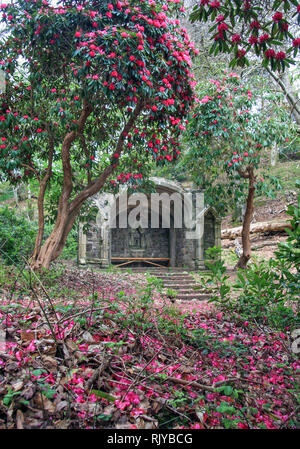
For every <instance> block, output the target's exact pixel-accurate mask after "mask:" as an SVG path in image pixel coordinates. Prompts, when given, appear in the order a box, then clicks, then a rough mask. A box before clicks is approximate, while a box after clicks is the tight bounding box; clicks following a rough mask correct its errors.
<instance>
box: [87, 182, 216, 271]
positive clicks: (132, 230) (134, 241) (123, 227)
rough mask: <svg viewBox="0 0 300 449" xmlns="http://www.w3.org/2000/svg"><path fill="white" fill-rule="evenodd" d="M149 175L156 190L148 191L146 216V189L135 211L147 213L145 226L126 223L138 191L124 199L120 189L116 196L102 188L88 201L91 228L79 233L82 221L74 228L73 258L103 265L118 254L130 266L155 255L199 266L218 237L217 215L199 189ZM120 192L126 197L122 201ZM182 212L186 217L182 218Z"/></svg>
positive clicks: (174, 263)
mask: <svg viewBox="0 0 300 449" xmlns="http://www.w3.org/2000/svg"><path fill="white" fill-rule="evenodd" d="M151 181H152V182H153V183H154V184H155V187H156V189H155V191H156V193H154V194H153V195H152V194H151V208H150V209H151V217H150V216H149V213H150V212H149V205H148V197H150V195H144V197H146V203H143V207H141V208H140V212H139V213H142V214H144V216H147V217H148V222H147V223H148V224H147V226H146V227H145V226H141V225H140V224H139V223H138V222H136V223H137V224H136V225H135V226H132V227H130V226H128V224H129V220H127V218H128V217H129V215H130V213H131V208H133V209H137V208H136V207H135V198H136V196H138V195H139V194H134V195H132V196H130V200H129V201H128V198H129V195H127V191H126V189H123V190H122V191H121V192H120V194H119V195H117V196H115V195H112V194H106V193H104V194H103V193H102V194H98V195H96V196H95V198H94V205H96V206H97V207H98V209H99V214H98V216H97V220H96V223H92V224H91V228H93V231H90V232H89V233H87V234H86V235H85V234H84V232H83V227H82V226H81V228H80V232H79V257H78V259H79V263H81V264H85V263H94V264H98V265H99V266H101V267H107V266H109V265H111V264H113V263H116V264H117V261H118V259H119V260H121V261H124V264H125V265H127V263H128V264H129V266H130V264H131V263H132V262H131V261H132V259H134V263H139V261H138V259H140V260H141V259H143V258H148V259H149V258H150V259H151V258H152V262H153V265H155V262H156V261H155V259H161V260H162V262H159V264H160V265H169V266H170V267H185V268H192V269H202V268H204V251H205V249H206V247H207V245H208V244H209V245H212V246H214V245H216V246H217V244H218V243H219V241H220V220H219V219H218V217H217V215H216V213H215V211H214V209H213V208H208V209H204V194H203V192H201V191H197V190H192V189H190V188H183V187H182V185H181V184H180V183H178V182H174V181H169V180H166V179H163V178H151ZM123 197H125V198H127V199H125V201H124V200H123ZM140 204H142V203H140ZM143 211H144V212H143ZM152 214H153V216H152ZM188 216H190V218H191V222H189V221H186V217H188ZM112 217H115V219H114V220H115V222H113V221H114V220H112ZM153 217H154V222H152V218H153ZM124 219H125V220H124ZM118 221H119V222H118ZM124 221H125V224H124ZM150 224H151V225H150ZM190 224H191V226H190ZM213 244H214V245H213ZM130 260H131V261H130ZM126 261H127V262H126ZM148 262H149V260H148V261H147V262H146V263H147V264H148ZM141 263H142V262H141ZM150 264H151V262H150ZM118 265H121V263H120V264H118ZM122 265H123V264H122Z"/></svg>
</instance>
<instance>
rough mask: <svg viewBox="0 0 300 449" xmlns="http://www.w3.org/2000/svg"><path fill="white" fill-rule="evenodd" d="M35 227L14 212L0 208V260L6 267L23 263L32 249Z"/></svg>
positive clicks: (6, 208)
mask: <svg viewBox="0 0 300 449" xmlns="http://www.w3.org/2000/svg"><path fill="white" fill-rule="evenodd" d="M35 235H36V227H35V225H34V223H30V222H28V221H27V220H26V219H25V218H24V217H23V216H21V215H20V216H19V215H17V214H16V212H15V210H13V209H9V208H8V207H7V206H6V207H0V258H1V259H2V260H3V261H4V263H6V264H7V265H13V264H19V263H23V262H24V260H23V259H22V256H23V257H26V258H27V257H29V256H30V255H31V253H32V250H33V247H34V239H35Z"/></svg>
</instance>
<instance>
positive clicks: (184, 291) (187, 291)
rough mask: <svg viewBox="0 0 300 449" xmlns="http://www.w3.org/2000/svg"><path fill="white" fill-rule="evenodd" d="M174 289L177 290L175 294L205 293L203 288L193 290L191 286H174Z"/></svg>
mask: <svg viewBox="0 0 300 449" xmlns="http://www.w3.org/2000/svg"><path fill="white" fill-rule="evenodd" d="M173 290H174V291H176V292H177V294H178V295H179V294H187V295H189V294H191V295H203V294H205V291H204V290H193V289H191V288H174V289H173Z"/></svg>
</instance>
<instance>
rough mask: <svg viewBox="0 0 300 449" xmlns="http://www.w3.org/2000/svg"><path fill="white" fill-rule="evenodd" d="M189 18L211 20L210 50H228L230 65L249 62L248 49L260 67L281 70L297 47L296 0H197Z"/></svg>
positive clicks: (298, 7) (299, 22)
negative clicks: (259, 62) (231, 55)
mask: <svg viewBox="0 0 300 449" xmlns="http://www.w3.org/2000/svg"><path fill="white" fill-rule="evenodd" d="M190 19H191V21H192V22H196V21H200V22H208V21H209V22H211V23H213V25H212V27H211V28H210V32H211V37H212V42H213V43H212V46H211V50H210V51H211V54H213V53H214V54H215V55H216V54H218V53H219V52H223V53H231V54H233V58H232V60H231V63H230V65H231V67H232V68H233V67H235V66H241V67H242V66H244V65H245V64H247V65H249V55H251V52H252V53H254V54H255V55H256V56H257V57H259V58H260V59H261V61H262V64H263V66H264V67H268V66H270V68H271V70H274V71H275V70H283V71H284V70H285V68H286V67H288V66H289V65H290V64H293V63H294V62H295V58H296V56H297V53H298V51H299V47H300V37H299V25H300V4H299V2H298V1H297V0H273V1H266V0H263V1H261V0H259V1H256V0H220V1H218V0H216V1H214V0H200V1H198V2H197V5H196V6H195V7H194V10H193V12H192V13H191V16H190Z"/></svg>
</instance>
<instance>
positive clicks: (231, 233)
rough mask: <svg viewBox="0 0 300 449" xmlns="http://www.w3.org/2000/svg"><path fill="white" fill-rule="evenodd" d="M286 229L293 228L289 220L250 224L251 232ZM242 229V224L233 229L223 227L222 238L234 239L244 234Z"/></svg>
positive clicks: (281, 230) (282, 230)
mask: <svg viewBox="0 0 300 449" xmlns="http://www.w3.org/2000/svg"><path fill="white" fill-rule="evenodd" d="M286 229H292V225H291V224H290V223H289V222H287V221H275V222H268V221H262V222H259V223H255V224H253V225H251V226H250V234H259V233H263V232H284V231H285V230H286ZM242 231H243V227H242V226H238V227H236V228H231V229H223V231H222V233H221V238H222V239H223V240H225V239H228V240H234V239H236V238H237V237H240V236H241V235H242Z"/></svg>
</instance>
